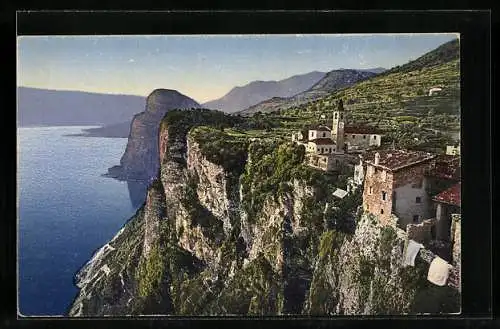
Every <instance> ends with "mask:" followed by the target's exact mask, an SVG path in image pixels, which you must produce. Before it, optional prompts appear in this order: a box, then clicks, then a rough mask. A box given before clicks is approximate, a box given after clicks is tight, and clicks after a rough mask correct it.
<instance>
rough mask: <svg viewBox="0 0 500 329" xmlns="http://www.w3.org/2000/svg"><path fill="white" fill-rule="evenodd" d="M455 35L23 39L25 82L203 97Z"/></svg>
mask: <svg viewBox="0 0 500 329" xmlns="http://www.w3.org/2000/svg"><path fill="white" fill-rule="evenodd" d="M454 38H457V35H455V34H411V35H408V34H407V35H404V34H398V35H383V34H379V35H346V34H343V35H332V34H330V35H266V36H264V35H261V36H259V35H240V36H230V35H225V36H69V37H64V36H50V37H38V36H37V37H33V36H29V37H28V36H24V37H19V38H18V86H27V87H37V88H46V89H61V90H82V91H91V92H100V93H114V94H131V95H142V96H147V95H148V94H149V93H150V92H151V91H152V90H153V89H155V88H168V89H176V90H178V91H179V92H181V93H183V94H185V95H187V96H189V97H191V98H193V99H195V100H196V101H198V102H200V103H202V102H206V101H209V100H212V99H216V98H219V97H221V96H223V95H224V94H226V93H227V92H228V91H229V90H230V89H231V88H233V87H235V86H243V85H245V84H247V83H249V82H251V81H254V80H280V79H284V78H287V77H290V76H292V75H295V74H302V73H307V72H310V71H323V72H327V71H331V70H334V69H338V68H374V67H384V68H391V67H393V66H395V65H401V64H404V63H406V62H408V61H409V60H410V59H415V58H417V57H419V56H420V55H422V54H424V53H426V52H427V51H429V50H432V49H434V48H436V47H437V46H439V45H441V44H442V43H445V42H446V41H449V40H451V39H454Z"/></svg>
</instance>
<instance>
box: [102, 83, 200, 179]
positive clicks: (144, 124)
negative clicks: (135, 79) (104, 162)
mask: <svg viewBox="0 0 500 329" xmlns="http://www.w3.org/2000/svg"><path fill="white" fill-rule="evenodd" d="M199 107H200V105H199V104H198V103H197V102H195V101H194V100H193V99H191V98H189V97H187V96H185V95H183V94H181V93H179V92H177V91H176V90H169V89H156V90H154V91H153V92H152V93H151V94H150V95H149V96H148V97H147V99H146V109H145V111H144V112H141V113H139V114H136V115H135V116H134V118H133V119H132V123H131V126H130V135H129V138H128V143H127V147H126V149H125V153H124V154H123V156H122V158H121V160H120V165H119V166H114V167H112V168H109V170H108V175H110V176H112V177H115V178H119V179H137V180H148V179H150V178H151V177H155V176H156V175H157V173H158V168H159V160H158V142H157V141H158V127H159V124H160V121H161V119H162V118H163V116H164V115H165V114H166V113H167V112H168V111H169V110H171V109H188V108H199Z"/></svg>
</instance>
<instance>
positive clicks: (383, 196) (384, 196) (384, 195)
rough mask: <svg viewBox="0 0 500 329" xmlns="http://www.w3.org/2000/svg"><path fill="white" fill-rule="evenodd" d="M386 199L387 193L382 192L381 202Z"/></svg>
mask: <svg viewBox="0 0 500 329" xmlns="http://www.w3.org/2000/svg"><path fill="white" fill-rule="evenodd" d="M386 199H387V193H386V192H384V191H382V200H383V201H385V200H386Z"/></svg>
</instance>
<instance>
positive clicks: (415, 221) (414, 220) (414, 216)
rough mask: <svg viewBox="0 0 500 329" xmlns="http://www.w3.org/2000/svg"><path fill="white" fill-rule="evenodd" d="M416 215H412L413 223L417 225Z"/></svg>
mask: <svg viewBox="0 0 500 329" xmlns="http://www.w3.org/2000/svg"><path fill="white" fill-rule="evenodd" d="M418 217H419V216H418V215H413V222H414V223H417V222H418Z"/></svg>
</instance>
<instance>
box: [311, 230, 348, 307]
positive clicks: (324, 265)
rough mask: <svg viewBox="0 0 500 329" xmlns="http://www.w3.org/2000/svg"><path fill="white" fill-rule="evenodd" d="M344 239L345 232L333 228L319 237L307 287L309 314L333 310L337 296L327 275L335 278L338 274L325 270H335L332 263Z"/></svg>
mask: <svg viewBox="0 0 500 329" xmlns="http://www.w3.org/2000/svg"><path fill="white" fill-rule="evenodd" d="M344 239H345V234H344V233H342V232H339V231H335V230H327V231H325V232H323V234H322V235H321V237H320V239H319V241H320V242H319V248H318V258H317V267H316V269H315V271H314V275H313V278H312V281H311V286H310V289H309V305H308V307H309V309H308V313H309V314H312V315H324V314H333V313H334V312H335V306H336V305H337V302H338V296H337V293H336V287H333V286H332V285H331V283H330V282H329V281H328V277H329V276H331V275H333V276H334V277H335V278H337V275H338V274H337V273H327V272H326V271H329V270H330V269H333V270H335V266H333V264H337V263H338V255H339V251H340V247H341V246H342V243H343V242H344Z"/></svg>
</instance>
